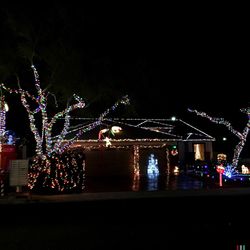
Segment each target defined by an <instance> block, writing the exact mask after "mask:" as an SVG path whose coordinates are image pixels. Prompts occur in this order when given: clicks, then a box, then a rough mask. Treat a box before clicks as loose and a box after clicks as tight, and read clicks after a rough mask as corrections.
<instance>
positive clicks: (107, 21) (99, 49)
mask: <svg viewBox="0 0 250 250" xmlns="http://www.w3.org/2000/svg"><path fill="white" fill-rule="evenodd" d="M217 7H218V6H217ZM6 9H7V10H8V11H7V12H6ZM20 10H21V11H20ZM3 13H5V14H6V13H8V15H7V16H8V17H9V16H12V17H13V16H14V17H15V18H16V19H17V20H19V22H20V23H22V22H23V23H24V24H29V25H26V26H25V25H23V26H22V29H23V27H27V30H28V29H29V26H32V27H33V33H32V34H33V35H32V39H33V40H35V39H34V37H36V35H37V36H38V34H39V36H38V37H39V39H38V42H37V44H36V57H35V58H34V61H35V62H37V65H38V68H39V67H40V75H41V78H42V77H43V76H44V75H46V73H47V72H51V71H53V66H54V65H55V63H54V64H53V55H56V56H57V52H58V51H57V49H58V48H59V47H60V45H61V44H63V46H62V47H63V48H64V49H65V51H66V52H67V53H65V55H67V56H65V57H64V59H63V60H62V61H64V60H65V64H66V65H68V68H64V70H62V71H61V77H62V78H63V79H68V82H69V84H68V85H67V89H68V90H69V92H73V91H74V90H76V91H78V92H79V93H80V94H81V96H84V95H85V93H87V94H86V95H87V97H88V98H87V99H88V100H89V102H90V105H89V109H90V111H91V107H92V106H91V105H93V106H94V103H95V101H98V100H99V102H100V100H103V109H105V107H107V106H108V104H109V103H112V102H114V101H116V100H117V99H119V97H120V96H122V95H124V94H129V96H130V98H131V106H132V109H133V110H134V113H133V112H132V113H133V115H136V116H139V117H143V118H144V117H158V118H169V117H171V116H172V115H175V116H177V117H180V118H183V119H184V120H187V121H189V122H191V123H192V124H194V125H195V126H198V127H199V126H202V127H200V128H201V129H203V130H205V131H207V130H208V133H209V132H210V133H213V132H214V131H215V130H216V126H214V125H211V126H210V124H211V123H209V121H206V122H203V121H204V118H201V117H196V116H195V115H194V114H191V113H189V112H188V111H187V108H189V107H190V108H194V109H198V110H201V111H205V112H207V113H209V114H211V115H212V116H217V117H225V118H226V119H228V120H230V121H232V123H233V124H235V126H236V128H239V129H241V128H243V127H244V125H245V124H246V122H247V120H246V118H245V116H244V115H243V114H241V113H240V111H239V109H240V108H242V107H246V106H247V105H248V104H249V93H248V91H247V89H246V88H247V86H248V84H249V38H248V27H247V22H246V18H245V16H244V15H241V13H236V11H235V12H234V11H227V10H226V9H219V8H211V9H210V8H204V7H202V6H200V9H199V8H192V6H189V8H185V6H182V7H180V6H179V7H178V6H177V7H174V8H172V7H166V6H165V7H164V8H163V6H156V5H155V6H151V5H149V6H137V7H135V6H110V8H109V7H108V6H106V7H101V6H100V8H98V9H97V8H86V7H85V6H82V7H81V6H77V5H75V4H74V5H73V4H62V3H60V2H56V1H54V2H52V3H51V5H50V6H49V8H48V6H45V7H44V6H40V7H39V6H37V7H35V6H32V5H30V6H23V5H19V6H17V5H15V6H12V7H7V8H5V7H4V8H3ZM13 13H14V14H13ZM5 17H6V15H2V17H1V22H3V23H4V25H3V26H2V28H3V27H6V20H5ZM15 18H14V19H15ZM12 27H13V26H12ZM15 27H16V29H15V32H17V33H18V31H19V30H18V26H15ZM34 27H35V28H34ZM4 31H6V30H5V28H4ZM1 33H2V32H1ZM7 33H8V32H7ZM34 34H35V35H34ZM19 39H20V38H19ZM25 39H26V40H25ZM32 39H31V40H32ZM24 40H25V41H26V42H27V37H26V38H24ZM33 40H32V41H33ZM19 42H20V40H19ZM21 42H23V40H22V39H21ZM53 46H54V47H53ZM48 51H49V52H48ZM60 52H61V51H60ZM45 55H46V56H45ZM49 55H50V56H49ZM56 56H55V58H56ZM55 58H54V61H56V59H55ZM57 58H59V57H57ZM69 65H70V66H69ZM47 66H48V68H50V69H49V70H48V69H47ZM66 69H67V70H66ZM65 72H67V73H68V74H66V73H65ZM76 76H79V77H78V78H76V79H77V80H74V79H75V78H74V77H76ZM44 78H46V77H44ZM71 78H72V82H70V79H71ZM58 79H59V78H58ZM46 80H47V79H46ZM58 82H59V81H58ZM48 83H49V80H48ZM83 85H84V86H85V87H84V88H85V90H86V92H85V93H84V91H83V90H84V88H83V87H80V86H83ZM56 86H57V87H56V88H57V90H58V86H59V88H60V87H62V84H61V86H60V83H57V85H56ZM102 95H103V98H102ZM104 97H105V98H104ZM98 98H99V99H98ZM106 100H108V101H107V102H106ZM93 110H94V109H93ZM100 110H101V109H100ZM132 113H131V114H132ZM118 116H119V114H118ZM201 120H202V121H201ZM204 126H205V128H204ZM217 126H218V125H217ZM214 129H215V130H214ZM214 133H216V131H215V132H214ZM218 133H220V132H218Z"/></svg>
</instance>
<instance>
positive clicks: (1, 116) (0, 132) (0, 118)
mask: <svg viewBox="0 0 250 250" xmlns="http://www.w3.org/2000/svg"><path fill="white" fill-rule="evenodd" d="M4 104H5V102H4V96H3V95H2V96H1V100H0V144H2V141H3V137H4V134H5V130H6V120H5V119H6V109H5V105H4Z"/></svg>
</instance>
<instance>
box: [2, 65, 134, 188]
mask: <svg viewBox="0 0 250 250" xmlns="http://www.w3.org/2000/svg"><path fill="white" fill-rule="evenodd" d="M31 68H32V70H33V75H34V80H35V88H36V91H37V96H35V95H31V94H30V93H29V92H28V91H25V90H23V89H22V88H21V87H20V86H19V89H11V88H8V87H6V86H5V85H4V84H1V85H0V88H1V91H2V90H5V91H6V92H8V93H10V94H12V93H13V94H20V97H21V103H22V105H23V106H24V108H25V109H26V112H27V114H28V118H29V125H30V129H31V132H32V133H33V135H34V139H35V144H36V145H35V147H36V150H35V157H34V162H33V164H32V165H31V169H30V174H29V185H28V186H29V187H30V188H31V189H33V188H34V186H35V185H36V183H37V181H38V179H39V180H40V179H41V178H42V179H43V180H44V181H43V186H44V187H45V186H46V187H50V188H52V189H57V190H59V191H63V190H65V185H66V184H67V185H69V186H72V185H71V184H72V183H73V187H75V186H77V185H78V184H79V183H78V182H76V181H75V180H73V179H72V178H74V177H73V176H74V175H73V172H74V166H75V161H76V160H75V159H72V160H71V161H66V163H65V159H64V161H63V160H62V159H63V157H64V154H63V153H65V152H66V150H69V147H70V145H72V144H73V143H74V142H75V141H76V140H77V139H78V138H79V137H80V136H81V135H82V134H83V133H84V132H87V131H89V130H91V129H93V128H95V127H96V126H98V125H99V124H100V123H101V121H102V120H103V119H104V118H105V117H106V116H107V115H108V114H109V113H110V112H111V111H113V110H115V109H116V108H117V107H118V105H119V104H125V105H127V104H129V99H128V96H127V95H126V96H123V97H122V98H121V100H119V101H117V102H116V103H115V104H114V105H113V106H112V107H111V108H109V109H107V110H105V111H104V112H103V113H102V114H101V115H100V117H99V118H98V120H97V121H95V122H93V123H92V124H90V125H88V126H86V127H84V128H81V129H79V130H78V132H77V134H76V136H75V137H74V138H72V139H71V140H70V141H68V142H67V143H65V140H64V139H65V136H66V135H67V134H68V131H69V128H70V112H72V111H73V110H75V109H82V108H84V107H85V102H84V101H83V99H82V98H81V97H80V96H78V95H76V94H74V95H73V98H74V100H75V102H76V103H74V104H72V105H69V106H68V107H67V108H66V109H64V110H63V111H61V112H58V113H57V114H55V115H54V116H53V117H52V118H49V117H48V113H47V101H48V100H47V99H48V95H49V94H51V93H49V92H47V91H45V90H43V89H42V88H41V84H40V79H39V74H38V71H37V69H36V67H35V66H34V65H32V66H31ZM28 98H29V99H30V100H31V101H33V102H34V103H35V105H36V107H35V108H34V109H33V108H31V105H30V102H28ZM32 107H33V105H32ZM4 112H5V110H4V109H3V108H2V106H1V110H0V133H1V134H0V135H2V134H3V131H4V129H5V113H4ZM37 113H41V116H42V120H41V122H42V124H41V126H38V125H37V124H38V119H36V118H37V117H35V115H36V114H37ZM63 117H65V118H64V119H65V121H64V125H63V129H62V131H61V133H60V134H59V135H57V136H54V137H52V128H53V125H54V124H55V123H56V122H57V120H58V119H61V118H63ZM40 127H41V129H39V128H40ZM60 155H61V156H60ZM65 164H66V165H65ZM65 166H66V167H67V168H69V170H68V171H61V170H62V169H64V168H66V167H65ZM70 166H71V167H72V169H71V168H70ZM69 171H71V172H72V171H73V172H72V173H70V172H69ZM69 178H70V179H69ZM62 180H64V182H63V183H62ZM39 184H41V183H39Z"/></svg>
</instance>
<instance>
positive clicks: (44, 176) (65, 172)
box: [28, 148, 85, 192]
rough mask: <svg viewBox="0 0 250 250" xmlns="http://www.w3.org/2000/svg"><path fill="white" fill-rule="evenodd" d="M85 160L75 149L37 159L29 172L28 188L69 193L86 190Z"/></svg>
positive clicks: (81, 152)
mask: <svg viewBox="0 0 250 250" xmlns="http://www.w3.org/2000/svg"><path fill="white" fill-rule="evenodd" d="M84 180H85V158H84V153H83V150H82V149H77V148H74V149H72V150H68V151H67V152H64V153H63V154H61V155H56V154H53V155H52V156H50V157H49V158H45V159H42V158H41V157H38V156H37V157H36V158H35V160H34V161H33V164H32V165H31V168H30V171H29V183H28V187H29V188H30V189H32V190H35V191H38V192H40V191H43V192H44V191H49V192H51V191H54V192H68V191H81V190H83V189H84Z"/></svg>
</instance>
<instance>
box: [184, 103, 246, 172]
mask: <svg viewBox="0 0 250 250" xmlns="http://www.w3.org/2000/svg"><path fill="white" fill-rule="evenodd" d="M188 111H189V112H193V113H196V114H197V115H199V116H202V117H205V118H207V119H209V120H210V121H211V122H213V123H217V124H222V125H224V126H226V127H227V129H228V130H229V131H230V132H231V133H233V134H234V135H235V136H237V137H238V138H239V140H240V141H239V143H238V144H237V145H236V147H235V149H234V155H233V160H232V165H233V168H235V169H236V168H237V166H238V162H239V157H240V154H241V152H242V150H243V147H244V146H245V143H246V140H247V136H248V133H249V129H250V108H246V109H241V112H243V113H246V114H247V116H248V122H247V125H246V127H245V128H244V129H243V132H242V133H241V132H239V131H237V130H235V129H234V128H233V126H232V125H231V123H230V122H228V121H226V120H224V118H214V117H211V116H209V115H207V114H206V113H205V112H199V111H197V110H193V109H188Z"/></svg>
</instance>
